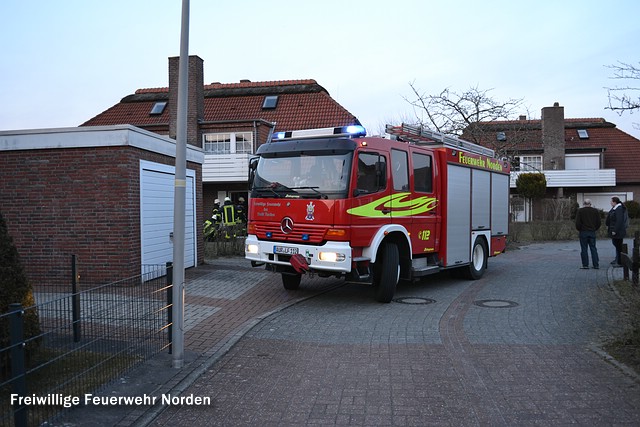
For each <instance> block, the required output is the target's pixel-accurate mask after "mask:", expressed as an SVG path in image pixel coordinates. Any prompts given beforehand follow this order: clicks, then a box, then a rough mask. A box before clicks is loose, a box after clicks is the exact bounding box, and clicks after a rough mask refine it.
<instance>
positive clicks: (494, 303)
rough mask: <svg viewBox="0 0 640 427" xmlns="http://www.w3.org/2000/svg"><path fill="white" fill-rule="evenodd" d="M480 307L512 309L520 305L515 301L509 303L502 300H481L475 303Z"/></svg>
mask: <svg viewBox="0 0 640 427" xmlns="http://www.w3.org/2000/svg"><path fill="white" fill-rule="evenodd" d="M473 303H474V304H475V305H477V306H478V307H485V308H510V307H517V306H518V305H519V304H518V303H517V302H513V301H507V300H502V299H481V300H478V301H474V302H473Z"/></svg>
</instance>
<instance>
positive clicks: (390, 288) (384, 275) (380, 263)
mask: <svg viewBox="0 0 640 427" xmlns="http://www.w3.org/2000/svg"><path fill="white" fill-rule="evenodd" d="M399 279H400V254H399V252H398V246H396V245H395V243H385V244H384V245H383V246H382V252H381V254H380V257H379V258H378V259H377V260H376V266H375V269H374V284H375V286H376V300H377V301H378V302H385V303H386V302H391V299H392V298H393V294H394V293H395V292H396V286H397V284H398V280H399Z"/></svg>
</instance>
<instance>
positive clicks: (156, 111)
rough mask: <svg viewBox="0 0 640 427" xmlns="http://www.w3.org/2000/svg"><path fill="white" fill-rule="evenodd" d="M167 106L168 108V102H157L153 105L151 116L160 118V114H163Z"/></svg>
mask: <svg viewBox="0 0 640 427" xmlns="http://www.w3.org/2000/svg"><path fill="white" fill-rule="evenodd" d="M166 106H167V102H166V101H162V102H156V103H155V104H153V108H152V109H151V112H150V113H149V115H151V116H159V115H160V114H162V112H163V111H164V108H165V107H166Z"/></svg>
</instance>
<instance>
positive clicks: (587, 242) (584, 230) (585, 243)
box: [576, 199, 601, 269]
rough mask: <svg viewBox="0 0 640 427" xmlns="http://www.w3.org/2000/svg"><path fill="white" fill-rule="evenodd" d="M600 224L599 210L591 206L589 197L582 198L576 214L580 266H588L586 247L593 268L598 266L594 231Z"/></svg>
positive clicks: (598, 260)
mask: <svg viewBox="0 0 640 427" xmlns="http://www.w3.org/2000/svg"><path fill="white" fill-rule="evenodd" d="M600 225H601V220H600V212H599V211H598V210H597V209H596V208H594V207H592V206H591V200H590V199H584V202H583V203H582V207H581V208H580V209H578V213H577V214H576V230H578V231H579V232H580V249H581V251H580V256H581V257H582V267H580V268H589V254H588V252H587V247H588V248H589V249H590V250H591V262H592V263H593V268H596V269H597V268H600V265H599V262H600V259H599V258H598V249H597V248H596V231H598V229H599V228H600Z"/></svg>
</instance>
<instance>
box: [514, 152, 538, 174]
mask: <svg viewBox="0 0 640 427" xmlns="http://www.w3.org/2000/svg"><path fill="white" fill-rule="evenodd" d="M518 160H519V164H520V171H522V172H541V171H542V156H519V157H518Z"/></svg>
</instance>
